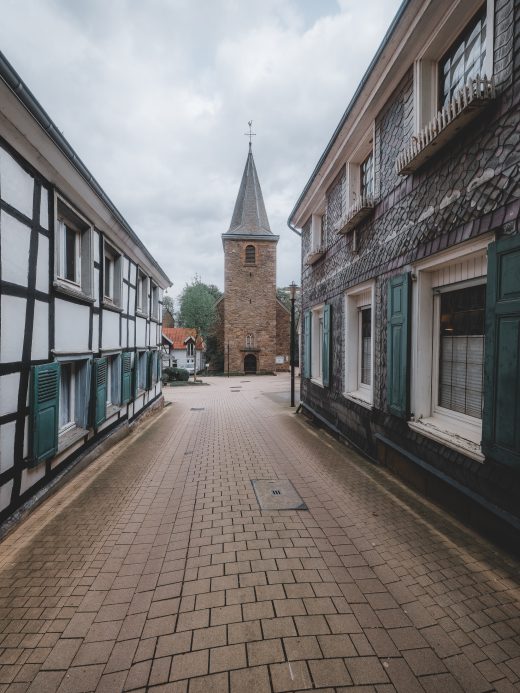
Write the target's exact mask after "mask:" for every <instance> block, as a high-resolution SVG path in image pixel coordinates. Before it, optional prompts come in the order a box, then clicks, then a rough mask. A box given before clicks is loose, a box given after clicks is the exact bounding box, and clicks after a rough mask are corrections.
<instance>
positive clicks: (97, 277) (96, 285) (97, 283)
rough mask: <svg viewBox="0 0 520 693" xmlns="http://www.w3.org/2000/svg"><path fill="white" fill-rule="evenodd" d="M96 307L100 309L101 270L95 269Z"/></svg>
mask: <svg viewBox="0 0 520 693" xmlns="http://www.w3.org/2000/svg"><path fill="white" fill-rule="evenodd" d="M94 298H95V299H96V300H95V301H94V305H95V306H97V307H98V308H99V270H98V269H96V268H95V267H94Z"/></svg>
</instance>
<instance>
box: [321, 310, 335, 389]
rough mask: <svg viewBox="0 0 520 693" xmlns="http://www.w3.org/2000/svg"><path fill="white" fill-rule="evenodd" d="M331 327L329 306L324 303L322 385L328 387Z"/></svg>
mask: <svg viewBox="0 0 520 693" xmlns="http://www.w3.org/2000/svg"><path fill="white" fill-rule="evenodd" d="M331 328H332V321H331V307H330V306H329V305H325V306H324V307H323V344H322V364H321V372H322V380H323V385H324V387H328V386H329V385H330V357H331V353H330V347H331V341H332V340H331V338H330V336H331Z"/></svg>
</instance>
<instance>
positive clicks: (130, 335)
mask: <svg viewBox="0 0 520 693" xmlns="http://www.w3.org/2000/svg"><path fill="white" fill-rule="evenodd" d="M134 346H135V328H134V323H133V322H131V323H130V328H129V330H128V347H129V348H132V347H134Z"/></svg>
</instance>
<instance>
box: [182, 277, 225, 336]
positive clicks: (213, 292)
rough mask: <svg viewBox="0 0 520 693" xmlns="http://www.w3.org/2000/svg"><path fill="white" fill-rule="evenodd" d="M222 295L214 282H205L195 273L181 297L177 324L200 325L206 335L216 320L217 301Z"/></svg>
mask: <svg viewBox="0 0 520 693" xmlns="http://www.w3.org/2000/svg"><path fill="white" fill-rule="evenodd" d="M221 296H222V294H221V292H220V290H219V289H218V288H217V287H216V286H214V285H213V284H210V285H208V284H205V283H204V282H203V281H202V280H201V278H200V277H199V276H198V275H195V277H194V279H193V281H192V282H191V284H186V285H185V287H184V289H183V290H182V293H181V295H180V297H179V312H178V313H177V324H178V325H179V327H198V328H200V331H201V333H202V335H203V336H206V335H207V334H208V333H209V331H210V329H211V327H212V325H213V323H214V322H215V303H216V301H217V300H218V299H219V298H220V297H221Z"/></svg>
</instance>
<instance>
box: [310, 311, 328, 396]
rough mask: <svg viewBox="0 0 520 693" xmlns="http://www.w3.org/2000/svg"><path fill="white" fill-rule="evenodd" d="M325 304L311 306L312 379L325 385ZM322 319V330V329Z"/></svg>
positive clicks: (318, 383) (317, 383)
mask: <svg viewBox="0 0 520 693" xmlns="http://www.w3.org/2000/svg"><path fill="white" fill-rule="evenodd" d="M324 308H325V304H324V303H321V304H320V305H319V306H313V307H312V308H311V380H312V382H313V383H315V384H316V385H320V386H321V387H323V312H324ZM320 321H321V330H320Z"/></svg>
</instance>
